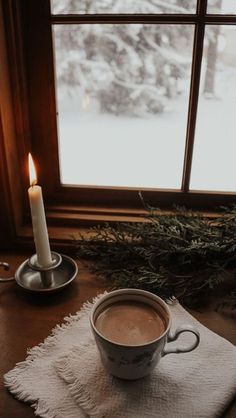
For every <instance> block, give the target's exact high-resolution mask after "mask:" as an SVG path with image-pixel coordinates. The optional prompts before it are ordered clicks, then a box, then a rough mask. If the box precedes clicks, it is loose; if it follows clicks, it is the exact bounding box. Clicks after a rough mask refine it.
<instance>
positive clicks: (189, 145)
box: [0, 0, 236, 245]
mask: <svg viewBox="0 0 236 418" xmlns="http://www.w3.org/2000/svg"><path fill="white" fill-rule="evenodd" d="M0 4H1V9H2V12H3V17H4V22H5V26H4V27H2V29H1V31H2V35H3V38H4V39H5V48H6V54H7V58H5V60H4V65H5V69H6V77H9V80H8V82H7V83H6V84H7V86H8V87H7V89H8V93H7V94H5V95H8V96H9V97H10V99H9V100H8V102H9V103H8V111H7V113H8V115H10V117H11V121H12V123H13V122H14V123H13V126H14V132H12V133H11V134H9V132H8V130H9V126H10V122H9V120H8V119H9V117H7V116H6V112H5V113H4V111H3V109H0V110H1V112H0V121H1V124H2V126H3V129H2V131H3V132H2V135H1V130H0V137H1V136H2V138H1V139H2V141H1V142H2V151H3V153H2V158H3V159H4V167H5V170H4V173H3V172H2V170H1V171H0V184H1V182H2V183H4V187H5V190H4V192H3V201H4V205H5V209H4V210H5V211H6V210H7V209H6V208H8V213H11V217H10V218H11V220H10V221H9V222H8V223H9V224H11V226H10V225H9V226H8V230H11V234H10V235H9V236H11V237H12V239H10V242H13V241H14V242H21V243H22V242H24V243H25V244H26V245H27V243H29V242H30V241H31V238H32V231H31V223H30V214H29V204H28V196H27V189H28V175H27V166H26V162H27V154H28V152H29V151H31V152H32V153H33V155H34V156H35V159H36V162H37V164H38V167H39V168H40V169H38V174H39V181H38V182H39V184H40V185H41V186H42V187H43V193H44V200H45V207H46V211H47V221H48V224H49V227H50V231H51V233H50V236H52V239H53V240H54V241H55V243H56V244H57V243H58V245H60V244H61V242H64V243H67V244H69V243H70V241H71V236H70V234H71V228H75V227H80V228H85V227H87V226H90V225H94V224H97V223H102V222H104V221H124V220H131V221H137V220H141V219H143V218H142V217H143V215H144V213H145V208H144V207H143V203H142V200H141V199H140V193H139V192H142V196H143V198H144V200H145V201H146V202H147V203H149V204H151V205H153V206H156V207H159V208H160V209H166V208H167V209H168V208H171V207H172V205H173V203H175V204H178V205H184V206H186V207H190V208H192V209H198V210H211V211H212V210H215V208H216V207H217V206H220V205H222V204H223V205H227V204H230V203H232V202H234V201H235V196H236V193H229V192H212V191H204V192H202V191H201V192H199V191H193V190H191V191H190V190H189V182H190V173H191V164H192V155H193V146H194V134H195V125H196V118H197V106H198V92H199V85H200V74H201V60H202V53H203V41H204V29H205V25H206V24H210V25H211V24H212V25H213V24H214V25H215V24H236V15H235V16H229V15H211V14H206V7H207V1H206V0H198V1H197V11H196V14H183V15H176V14H173V15H164V14H163V15H129V14H126V15H101V14H96V15H51V13H50V0H41V1H40V2H32V1H31V0H22V1H21V2H19V1H17V0H7V1H6V2H4V1H3V0H1V3H0ZM140 22H141V23H153V24H155V23H158V24H167V23H168V24H177V23H178V24H184V23H189V24H192V25H194V26H195V29H194V45H193V61H192V73H191V74H192V75H191V83H190V98H189V109H188V120H187V131H186V143H185V155H184V168H183V179H182V185H181V189H180V190H168V189H165V190H162V189H143V190H142V189H138V188H125V187H119V188H118V187H91V186H68V185H61V184H60V173H59V156H58V145H57V124H56V100H55V78H54V69H53V45H52V29H51V28H52V25H53V24H57V25H60V24H75V23H77V24H86V23H87V24H88V23H101V24H102V23H114V24H115V23H117V24H119V23H140ZM42 63H43V65H42ZM1 96H2V93H0V98H2V97H1ZM35 98H36V99H35ZM3 99H4V100H5V98H4V97H3ZM1 124H0V125H1ZM6 126H8V128H6ZM7 129H8V130H7ZM9 135H10V137H11V139H9ZM9 141H10V142H11V144H12V145H11V147H10V149H9ZM12 156H13V157H14V158H12ZM13 163H14V164H13ZM17 173H18V175H17ZM15 176H17V178H16V177H15ZM4 177H6V178H4ZM6 184H7V187H6ZM16 190H17V192H16ZM2 224H4V225H5V222H2ZM0 227H1V221H0Z"/></svg>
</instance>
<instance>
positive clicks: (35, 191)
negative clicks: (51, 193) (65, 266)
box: [28, 154, 52, 267]
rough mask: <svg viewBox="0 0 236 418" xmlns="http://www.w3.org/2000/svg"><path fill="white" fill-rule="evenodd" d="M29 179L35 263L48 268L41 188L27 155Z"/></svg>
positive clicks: (46, 237)
mask: <svg viewBox="0 0 236 418" xmlns="http://www.w3.org/2000/svg"><path fill="white" fill-rule="evenodd" d="M29 177H30V188H29V189H28V194H29V201H30V209H31V217H32V225H33V233H34V243H35V248H36V254H37V262H38V265H39V266H40V267H49V266H50V265H51V264H52V257H51V250H50V245H49V239H48V230H47V223H46V217H45V211H44V204H43V195H42V188H41V187H40V186H38V185H37V184H36V183H37V176H36V171H35V167H34V163H33V159H32V157H31V154H29Z"/></svg>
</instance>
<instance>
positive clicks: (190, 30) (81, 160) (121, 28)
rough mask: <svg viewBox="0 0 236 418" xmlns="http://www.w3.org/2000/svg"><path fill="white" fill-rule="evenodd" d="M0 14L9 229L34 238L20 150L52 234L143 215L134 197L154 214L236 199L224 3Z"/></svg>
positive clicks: (231, 27)
mask: <svg viewBox="0 0 236 418" xmlns="http://www.w3.org/2000/svg"><path fill="white" fill-rule="evenodd" d="M2 9H3V18H4V23H5V26H4V28H5V29H4V28H2V32H3V35H4V36H5V41H4V42H5V46H6V54H7V56H8V59H5V70H6V71H5V73H6V74H5V76H6V83H5V85H8V92H9V91H11V94H12V96H11V98H12V100H8V105H7V112H6V107H4V109H3V108H2V109H1V119H2V125H3V134H2V137H3V141H2V143H3V156H4V155H5V154H6V155H5V156H4V157H3V158H4V162H5V165H6V171H7V174H5V175H7V178H8V185H7V188H6V191H5V192H4V195H5V200H6V205H10V207H11V208H12V209H11V210H12V212H13V214H14V219H15V230H16V231H18V232H16V235H19V234H22V235H24V236H27V234H28V235H30V232H29V230H27V228H26V227H25V226H26V225H27V219H28V215H27V211H28V201H27V187H28V179H27V172H26V163H25V162H26V155H27V152H28V151H29V150H31V151H32V152H33V154H34V155H35V158H36V160H37V163H38V167H39V170H38V172H39V183H40V184H41V185H42V187H43V191H44V196H45V201H46V204H47V217H48V223H49V224H50V225H51V230H52V231H54V232H55V236H56V235H57V232H56V231H57V228H58V226H60V225H63V226H65V225H78V224H82V225H83V224H86V225H87V224H91V222H92V223H93V222H101V221H103V220H117V219H121V220H124V219H127V216H129V217H130V216H132V217H133V219H134V220H135V219H139V218H137V216H139V215H140V214H141V213H142V212H143V207H142V202H141V200H140V195H139V192H140V191H141V192H142V194H143V197H144V199H145V200H146V201H147V202H149V203H150V204H152V205H155V206H159V207H161V208H162V207H170V206H171V205H172V204H173V203H177V204H182V205H186V206H189V207H192V208H198V209H199V208H202V209H206V208H207V209H211V208H215V207H216V206H217V205H219V204H227V203H229V202H232V201H234V199H235V193H236V183H235V182H236V180H235V179H236V176H235V170H234V164H233V156H234V154H235V152H234V151H236V149H235V141H234V133H233V132H234V131H233V122H234V117H233V109H234V102H235V94H234V90H235V89H234V86H235V83H236V73H235V70H234V68H235V60H236V53H235V51H234V47H233V45H234V42H235V37H236V31H235V23H236V14H235V13H236V10H235V4H234V2H233V1H226V0H209V1H206V0H198V1H197V0H196V1H195V0H191V1H185V0H169V1H168V2H159V1H152V2H146V1H141V0H140V1H139V2H135V1H128V2H127V1H122V0H103V1H101V0H96V1H95V0H93V1H90V0H87V1H85V0H84V1H80V2H74V1H72V0H60V1H59V0H51V2H50V1H49V0H42V1H40V2H32V1H30V0H25V1H24V2H12V1H10V0H9V1H7V2H4V4H2ZM7 80H8V81H7ZM1 94H3V93H1ZM5 98H6V94H5ZM4 100H5V99H4ZM6 114H7V115H9V114H11V115H12V117H14V120H15V125H14V126H15V132H11V134H9V132H8V131H9V129H10V128H9V127H10V122H9V119H8V120H7V118H8V116H7V115H6ZM7 130H8V131H7ZM9 135H10V137H11V138H12V139H11V141H12V147H11V151H10V150H9ZM7 142H8V144H7ZM12 155H14V165H13V159H12ZM16 173H18V176H17V174H16ZM19 173H20V175H19ZM223 173H224V175H223ZM2 176H3V175H2ZM16 176H17V179H15V180H14V177H16ZM14 181H15V182H16V183H17V186H15V187H17V197H16V196H15V197H14V187H13V182H14ZM4 184H5V183H4ZM14 202H15V203H14ZM19 202H20V203H19ZM16 207H18V208H19V210H16ZM135 217H136V218H135ZM22 225H24V228H26V229H24V228H23V227H22ZM22 228H23V229H22ZM19 231H21V232H19ZM22 231H23V232H22ZM65 236H66V235H65Z"/></svg>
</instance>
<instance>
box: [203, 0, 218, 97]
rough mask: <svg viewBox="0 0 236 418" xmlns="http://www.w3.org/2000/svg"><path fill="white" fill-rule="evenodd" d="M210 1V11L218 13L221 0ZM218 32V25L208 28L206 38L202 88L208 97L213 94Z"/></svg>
mask: <svg viewBox="0 0 236 418" xmlns="http://www.w3.org/2000/svg"><path fill="white" fill-rule="evenodd" d="M212 3H213V4H212V5H211V7H212V8H211V12H213V11H214V13H220V11H221V6H222V0H213V2H212ZM219 34H220V25H217V26H212V27H210V28H209V31H208V39H207V43H208V45H207V56H206V61H207V62H206V74H205V80H204V88H203V93H204V95H205V96H206V97H208V98H213V97H214V96H215V74H216V62H217V49H218V39H219Z"/></svg>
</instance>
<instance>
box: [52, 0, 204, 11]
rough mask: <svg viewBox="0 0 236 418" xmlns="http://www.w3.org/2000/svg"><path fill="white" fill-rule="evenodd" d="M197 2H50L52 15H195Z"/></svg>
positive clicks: (60, 0) (97, 0)
mask: <svg viewBox="0 0 236 418" xmlns="http://www.w3.org/2000/svg"><path fill="white" fill-rule="evenodd" d="M196 4H197V0H167V1H163V0H161V1H160V0H153V1H147V0H80V1H75V0H51V9H52V13H53V14H67V13H72V14H73V13H74V14H93V13H100V14H101V13H122V14H125V13H145V14H155V13H177V14H178V13H195V12H196Z"/></svg>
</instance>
